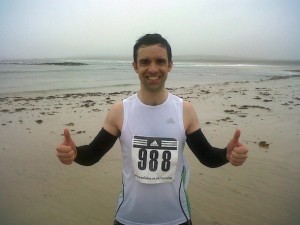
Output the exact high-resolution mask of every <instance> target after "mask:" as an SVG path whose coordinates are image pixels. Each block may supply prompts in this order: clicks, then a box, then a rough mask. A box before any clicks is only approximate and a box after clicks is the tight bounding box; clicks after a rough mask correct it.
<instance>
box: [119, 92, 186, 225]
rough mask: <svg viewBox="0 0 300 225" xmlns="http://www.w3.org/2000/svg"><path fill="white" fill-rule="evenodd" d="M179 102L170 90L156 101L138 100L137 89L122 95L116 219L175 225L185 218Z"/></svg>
mask: <svg viewBox="0 0 300 225" xmlns="http://www.w3.org/2000/svg"><path fill="white" fill-rule="evenodd" d="M182 102H183V100H182V99H181V98H179V97H177V96H175V95H172V94H170V93H169V94H168V98H167V100H166V101H165V102H164V103H163V104H161V105H157V106H149V105H145V104H143V103H142V102H141V101H140V100H139V98H138V96H137V94H134V95H132V96H130V97H128V98H127V99H125V100H123V106H124V121H123V127H122V131H121V136H120V143H121V146H122V155H123V171H122V184H123V187H122V191H121V193H120V196H119V200H118V207H117V212H116V219H117V220H118V221H119V222H120V223H123V224H125V225H142V224H143V225H146V224H147V225H150V224H151V225H176V224H180V223H184V222H185V221H187V220H188V219H190V212H189V202H188V197H187V194H186V184H187V180H188V171H189V170H188V164H187V161H186V159H185V157H184V156H183V149H184V145H185V140H186V135H185V130H184V126H183V103H182Z"/></svg>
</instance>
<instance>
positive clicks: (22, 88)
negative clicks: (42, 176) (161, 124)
mask: <svg viewBox="0 0 300 225" xmlns="http://www.w3.org/2000/svg"><path fill="white" fill-rule="evenodd" d="M131 63H132V61H131V60H124V59H122V60H120V59H113V58H110V59H103V58H101V59H63V58H62V59H34V60H0V95H7V94H17V93H18V94H20V93H32V92H34V93H37V92H43V93H48V92H57V93H60V92H62V93H71V92H87V91H88V92H107V91H119V90H137V89H138V85H139V80H138V76H137V74H136V73H135V71H134V70H133V68H132V64H131ZM299 71H300V61H253V60H251V61H250V60H248V61H247V60H203V59H178V60H176V59H175V60H174V65H173V69H172V71H171V73H169V77H168V81H167V87H169V88H172V87H181V86H184V87H189V86H192V85H195V84H212V83H222V82H244V81H253V80H261V79H263V80H265V79H270V78H272V77H284V76H295V75H296V76H298V75H299Z"/></svg>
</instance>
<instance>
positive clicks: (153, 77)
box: [147, 76, 159, 80]
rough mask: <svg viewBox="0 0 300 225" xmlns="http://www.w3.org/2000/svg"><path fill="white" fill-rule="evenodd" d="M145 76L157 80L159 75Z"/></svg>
mask: <svg viewBox="0 0 300 225" xmlns="http://www.w3.org/2000/svg"><path fill="white" fill-rule="evenodd" d="M147 78H148V79H149V80H158V79H159V77H157V76H148V77H147Z"/></svg>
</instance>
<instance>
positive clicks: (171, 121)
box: [167, 118, 175, 124]
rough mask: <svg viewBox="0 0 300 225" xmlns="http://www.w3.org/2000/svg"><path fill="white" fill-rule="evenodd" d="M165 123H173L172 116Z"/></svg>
mask: <svg viewBox="0 0 300 225" xmlns="http://www.w3.org/2000/svg"><path fill="white" fill-rule="evenodd" d="M167 123H169V124H175V121H174V120H173V119H172V118H170V119H168V120H167Z"/></svg>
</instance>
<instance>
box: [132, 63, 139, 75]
mask: <svg viewBox="0 0 300 225" xmlns="http://www.w3.org/2000/svg"><path fill="white" fill-rule="evenodd" d="M132 67H133V69H134V71H135V72H136V73H138V68H137V63H136V62H134V61H133V62H132Z"/></svg>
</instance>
